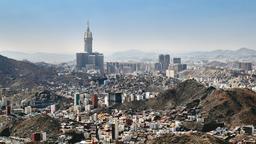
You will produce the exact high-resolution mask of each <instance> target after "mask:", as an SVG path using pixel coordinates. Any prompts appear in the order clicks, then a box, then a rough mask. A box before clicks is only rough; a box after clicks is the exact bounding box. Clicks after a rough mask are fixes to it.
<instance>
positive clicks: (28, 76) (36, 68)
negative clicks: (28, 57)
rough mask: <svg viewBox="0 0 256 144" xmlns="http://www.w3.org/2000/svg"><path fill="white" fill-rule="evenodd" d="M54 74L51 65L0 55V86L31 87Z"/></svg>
mask: <svg viewBox="0 0 256 144" xmlns="http://www.w3.org/2000/svg"><path fill="white" fill-rule="evenodd" d="M54 75H55V70H54V68H53V67H48V66H47V67H45V66H42V65H36V64H34V63H31V62H28V61H17V60H14V59H10V58H7V57H4V56H2V55H0V87H1V86H2V87H16V88H20V87H33V86H34V85H40V83H43V82H46V81H47V80H48V79H51V78H52V77H53V76H54Z"/></svg>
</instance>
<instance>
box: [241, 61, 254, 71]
mask: <svg viewBox="0 0 256 144" xmlns="http://www.w3.org/2000/svg"><path fill="white" fill-rule="evenodd" d="M238 66H239V69H240V70H244V71H251V70H252V63H249V62H239V63H238Z"/></svg>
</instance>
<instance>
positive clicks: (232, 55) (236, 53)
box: [180, 48, 256, 61]
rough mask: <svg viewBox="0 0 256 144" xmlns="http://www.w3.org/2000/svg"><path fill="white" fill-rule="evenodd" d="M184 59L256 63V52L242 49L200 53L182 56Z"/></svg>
mask: <svg viewBox="0 0 256 144" xmlns="http://www.w3.org/2000/svg"><path fill="white" fill-rule="evenodd" d="M180 56H181V57H183V58H194V59H216V60H227V59H228V60H250V61H251V60H253V61H256V50H253V49H249V48H240V49H238V50H214V51H206V52H202V51H198V52H191V53H183V54H180Z"/></svg>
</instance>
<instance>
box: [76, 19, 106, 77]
mask: <svg viewBox="0 0 256 144" xmlns="http://www.w3.org/2000/svg"><path fill="white" fill-rule="evenodd" d="M92 43H93V36H92V32H91V31H90V27H89V24H87V30H86V32H85V33H84V52H80V53H76V68H77V69H78V70H81V69H85V70H91V69H95V70H98V71H100V73H102V74H103V73H104V55H103V54H102V53H97V52H93V49H92Z"/></svg>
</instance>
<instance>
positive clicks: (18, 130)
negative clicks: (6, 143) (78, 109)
mask: <svg viewBox="0 0 256 144" xmlns="http://www.w3.org/2000/svg"><path fill="white" fill-rule="evenodd" d="M59 128H60V123H59V122H58V121H57V120H56V119H54V118H51V117H50V116H48V115H37V116H33V117H30V118H27V119H25V120H20V121H17V122H16V123H15V124H14V126H13V128H12V129H11V135H12V136H19V137H23V138H31V134H32V133H33V132H46V133H47V137H48V138H49V141H55V140H56V139H57V138H58V136H59V134H60V131H59Z"/></svg>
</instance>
